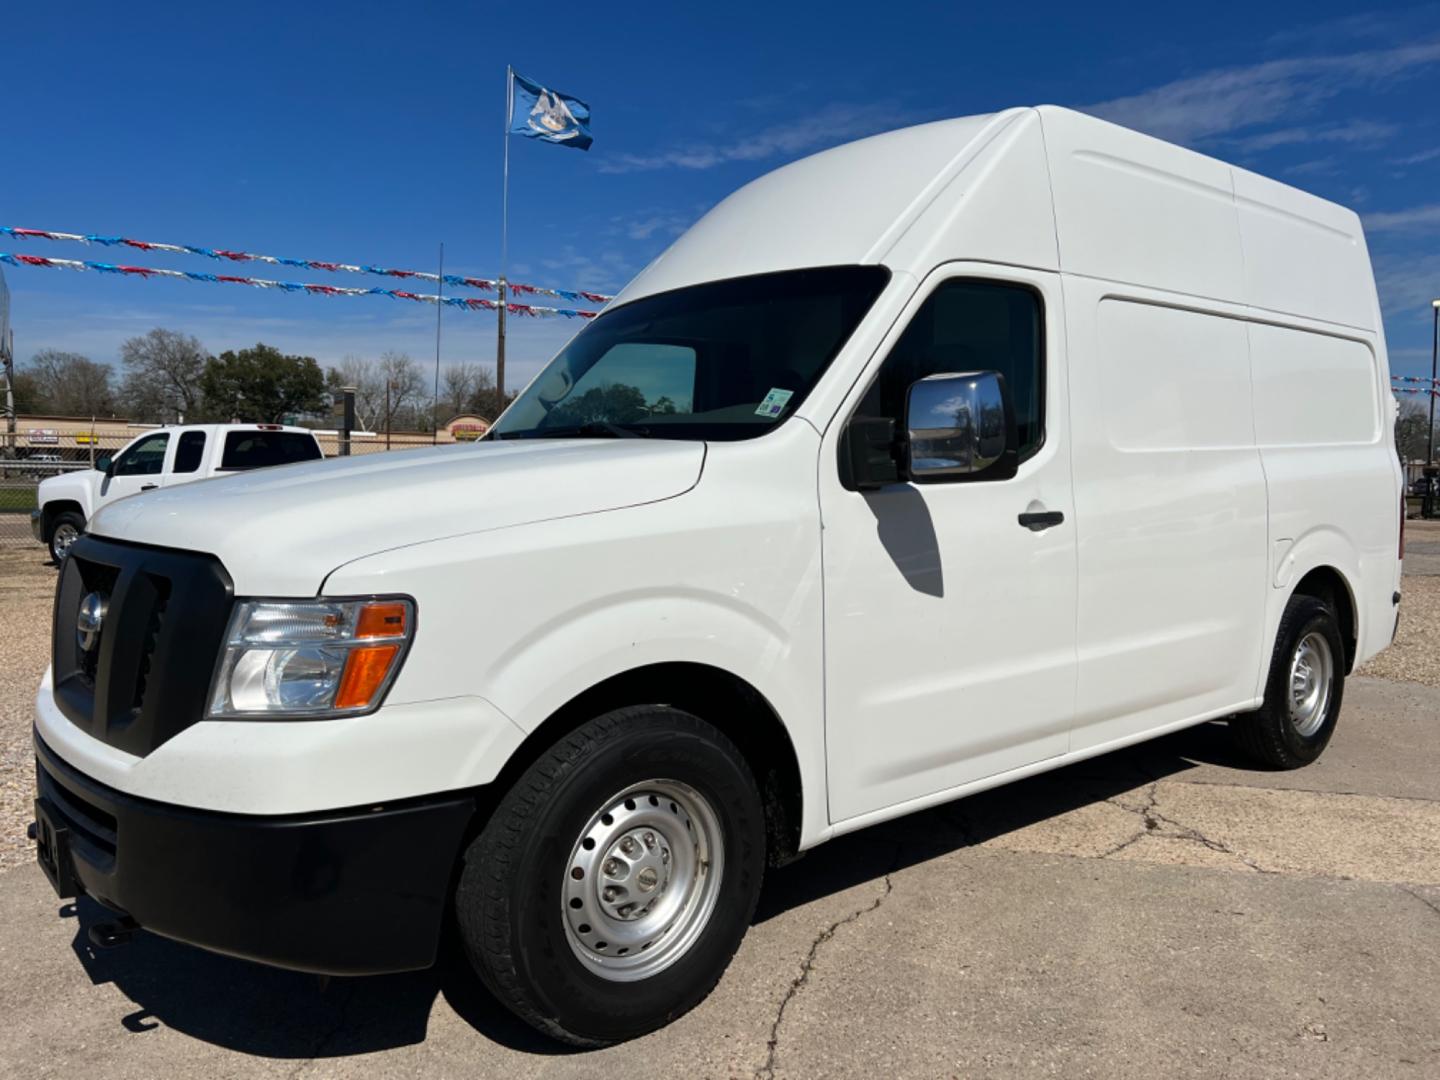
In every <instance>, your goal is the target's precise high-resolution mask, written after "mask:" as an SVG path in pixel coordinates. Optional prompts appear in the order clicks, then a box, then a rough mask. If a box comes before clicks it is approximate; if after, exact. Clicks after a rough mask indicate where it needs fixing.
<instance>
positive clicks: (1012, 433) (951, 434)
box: [905, 371, 1020, 484]
mask: <svg viewBox="0 0 1440 1080" xmlns="http://www.w3.org/2000/svg"><path fill="white" fill-rule="evenodd" d="M905 428H906V431H907V434H908V438H907V439H906V444H905V465H906V470H907V472H908V473H909V478H910V479H911V480H913V481H914V482H915V483H917V484H929V483H945V482H955V481H962V480H1008V479H1009V478H1010V477H1012V476H1014V475H1015V470H1016V468H1017V466H1018V464H1019V458H1020V441H1019V435H1018V432H1017V429H1016V426H1015V410H1014V409H1013V408H1012V406H1011V404H1010V393H1009V391H1008V390H1007V389H1006V387H1005V377H1004V376H1003V375H1001V374H1000V373H999V372H998V371H971V372H967V373H965V374H943V375H931V376H928V377H927V378H924V379H921V380H919V381H918V382H914V383H911V384H910V390H909V392H908V393H907V394H906V397H905Z"/></svg>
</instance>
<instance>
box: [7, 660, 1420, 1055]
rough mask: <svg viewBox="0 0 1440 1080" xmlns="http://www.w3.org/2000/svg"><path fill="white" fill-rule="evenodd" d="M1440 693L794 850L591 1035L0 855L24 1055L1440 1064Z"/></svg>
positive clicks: (1126, 763) (1095, 769) (1046, 782)
mask: <svg viewBox="0 0 1440 1080" xmlns="http://www.w3.org/2000/svg"><path fill="white" fill-rule="evenodd" d="M1437 723H1440V690H1434V689H1430V688H1427V687H1423V686H1417V685H1415V684H1406V683H1395V682H1386V681H1382V680H1378V679H1354V680H1352V681H1351V683H1350V684H1349V686H1348V687H1347V692H1346V709H1345V713H1344V715H1343V717H1342V721H1341V724H1340V728H1339V731H1338V732H1337V735H1336V737H1335V741H1334V743H1333V744H1332V746H1331V747H1330V749H1329V750H1328V751H1327V753H1326V755H1325V756H1324V757H1323V758H1322V759H1321V761H1320V762H1318V763H1317V764H1316V765H1314V766H1312V767H1310V768H1308V769H1303V770H1300V771H1298V772H1294V773H1271V772H1264V771H1259V770H1255V769H1252V768H1251V767H1250V766H1249V765H1248V764H1247V763H1246V762H1245V761H1244V760H1243V759H1241V758H1238V757H1237V756H1236V755H1235V754H1234V753H1233V752H1232V751H1231V749H1230V746H1229V742H1228V738H1227V737H1226V733H1225V731H1224V730H1223V728H1222V727H1221V726H1220V725H1205V726H1202V727H1199V728H1195V729H1192V730H1191V731H1188V732H1181V733H1178V734H1176V735H1172V736H1169V737H1167V738H1165V739H1162V740H1160V741H1158V742H1156V743H1152V744H1149V745H1146V746H1141V747H1136V748H1133V749H1131V750H1128V751H1123V752H1121V753H1117V754H1111V755H1108V756H1107V757H1104V758H1099V759H1096V760H1094V761H1090V762H1084V763H1081V764H1079V765H1076V766H1073V767H1071V768H1068V769H1065V770H1063V771H1061V772H1058V773H1053V774H1050V775H1047V776H1041V777H1036V778H1033V779H1031V780H1027V781H1024V782H1022V783H1019V784H1015V785H1011V786H1009V787H1006V788H1001V789H997V790H995V791H991V792H986V793H984V794H981V795H977V796H974V797H972V798H970V799H967V800H964V801H961V802H957V803H952V804H950V805H948V806H944V807H939V808H937V809H935V810H931V811H928V812H925V813H922V814H918V815H914V816H911V817H908V818H904V819H901V820H899V821H895V822H891V823H888V824H886V825H882V826H879V827H876V828H873V829H868V830H865V831H863V832H860V833H857V834H855V835H852V836H848V837H843V838H841V839H839V840H836V841H834V842H832V843H830V844H827V845H824V846H823V847H821V848H819V849H817V850H815V851H814V852H812V853H810V854H809V855H808V856H807V857H806V858H804V859H802V860H801V861H800V862H798V863H796V864H795V865H793V866H790V867H787V868H785V869H783V870H779V871H775V872H772V874H771V875H770V877H769V879H768V881H767V884H766V888H765V892H764V894H763V896H762V898H761V903H760V909H759V911H758V913H757V915H756V919H755V924H754V926H753V927H752V928H751V931H750V934H749V936H748V937H747V939H746V941H745V943H744V945H743V946H742V948H741V950H740V953H739V955H738V956H737V957H736V959H735V961H734V963H733V964H732V965H731V967H730V970H729V971H728V972H727V973H726V975H725V978H724V979H723V980H722V981H721V983H720V986H719V987H718V988H717V990H716V991H715V993H714V994H713V995H712V996H711V998H710V999H709V1000H707V1001H706V1002H705V1003H704V1004H703V1005H701V1006H700V1007H699V1008H698V1009H696V1010H695V1011H694V1012H692V1013H691V1014H690V1015H688V1016H686V1017H684V1018H682V1019H681V1020H680V1021H679V1022H677V1023H676V1024H674V1025H672V1026H671V1027H670V1028H668V1029H666V1030H664V1031H661V1032H658V1033H656V1034H654V1035H651V1036H649V1037H647V1038H645V1039H642V1040H638V1041H637V1042H635V1043H632V1044H629V1045H627V1046H624V1047H617V1048H611V1049H607V1050H601V1051H595V1052H589V1053H571V1052H567V1051H565V1050H563V1049H562V1048H559V1047H556V1046H554V1045H551V1044H548V1043H546V1042H545V1041H544V1040H543V1039H541V1038H540V1037H538V1036H535V1035H532V1034H531V1033H530V1032H529V1030H528V1029H527V1028H524V1027H523V1026H522V1025H520V1024H519V1023H518V1022H516V1021H514V1020H512V1019H510V1018H509V1016H508V1014H506V1013H505V1012H504V1011H503V1010H502V1009H501V1008H500V1007H499V1006H497V1005H496V1004H495V1003H494V1002H493V1001H491V1000H489V999H488V998H486V997H485V996H484V993H483V991H480V990H478V989H477V988H476V987H475V986H474V985H473V984H472V983H470V982H469V981H468V980H466V979H464V978H462V977H459V976H457V975H455V974H454V973H448V972H441V973H424V974H416V975H404V976H392V977H386V978H374V979H351V980H344V979H336V980H333V981H331V982H330V983H329V985H328V986H323V987H322V986H321V985H320V983H319V981H318V980H316V979H314V978H311V977H305V976H300V975H294V974H290V973H286V972H279V971H272V970H268V969H265V968H261V967H257V966H254V965H251V964H246V963H243V962H240V961H235V960H229V959H226V958H224V957H217V956H210V955H208V954H206V953H203V952H200V951H198V950H195V949H191V948H188V947H185V946H182V945H178V944H174V943H171V942H167V941H164V940H162V939H159V938H155V937H153V936H149V935H143V934H142V935H140V936H139V937H138V938H137V939H136V941H135V942H134V943H133V944H131V945H129V946H127V947H125V948H122V949H118V950H111V951H97V950H94V949H93V948H91V947H90V945H89V944H88V942H87V941H86V934H85V930H86V927H87V926H88V925H90V924H91V923H93V922H95V921H97V920H98V919H99V918H100V915H99V910H98V909H97V908H96V907H95V906H94V905H93V904H90V903H89V902H88V901H82V902H81V903H80V904H79V905H78V908H77V907H75V906H73V905H72V906H69V907H64V906H62V905H61V904H60V903H59V902H58V901H57V900H56V899H55V898H54V897H53V895H52V894H51V893H50V892H49V888H48V886H47V885H46V884H45V882H44V881H43V879H42V878H41V876H40V874H39V872H38V871H37V870H35V869H34V868H33V867H31V866H21V867H18V868H16V869H13V870H10V871H7V872H5V873H3V874H0V904H3V910H4V911H5V912H6V914H7V916H8V917H7V919H6V921H5V923H4V925H3V926H0V1008H3V1013H4V1015H5V1016H6V1018H7V1020H8V1021H9V1022H8V1024H7V1025H6V1031H5V1034H4V1035H3V1036H0V1075H5V1076H17V1077H19V1076H24V1077H35V1076H48V1075H73V1074H75V1073H76V1072H89V1073H99V1074H102V1075H106V1076H117V1077H141V1076H147V1077H148V1076H153V1075H156V1074H160V1073H164V1072H178V1073H181V1074H186V1075H200V1074H203V1075H206V1076H237V1077H238V1076H279V1075H285V1076H316V1077H319V1076H324V1077H332V1076H333V1077H344V1076H364V1075H376V1074H384V1075H392V1074H413V1075H423V1076H450V1075H457V1076H458V1075H465V1076H490V1075H496V1076H505V1077H507V1078H520V1077H532V1076H560V1077H564V1076H576V1077H579V1076H584V1077H604V1076H608V1075H612V1074H613V1075H621V1074H623V1075H625V1076H626V1077H627V1078H630V1080H633V1078H635V1077H650V1076H654V1077H661V1076H676V1075H685V1076H737V1077H756V1078H761V1080H771V1078H781V1077H799V1076H806V1077H808V1076H864V1077H871V1076H876V1075H906V1076H951V1075H960V1076H970V1075H1021V1076H1030V1075H1048V1074H1052V1073H1060V1074H1064V1075H1067V1076H1083V1075H1095V1076H1113V1075H1117V1074H1144V1075H1151V1074H1154V1075H1159V1074H1164V1075H1167V1076H1202V1075H1203V1076H1209V1075H1214V1074H1231V1075H1238V1076H1282V1075H1284V1076H1292V1075H1297V1074H1299V1075H1305V1076H1335V1077H1341V1076H1344V1077H1355V1076H1363V1075H1374V1076H1386V1077H1404V1076H1416V1077H1422V1076H1433V1075H1436V1074H1437V1073H1440V1035H1437V1034H1436V1033H1437V1032H1440V998H1437V996H1436V995H1435V994H1434V992H1433V990H1434V980H1435V977H1436V973H1437V971H1440V743H1437V740H1436V739H1435V728H1436V725H1437Z"/></svg>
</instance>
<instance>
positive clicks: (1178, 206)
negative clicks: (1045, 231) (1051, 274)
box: [1039, 106, 1243, 303]
mask: <svg viewBox="0 0 1440 1080" xmlns="http://www.w3.org/2000/svg"><path fill="white" fill-rule="evenodd" d="M1039 112H1040V116H1041V120H1042V123H1043V125H1044V130H1045V146H1046V151H1047V156H1048V158H1049V162H1050V177H1051V183H1052V185H1053V187H1054V191H1055V220H1056V229H1057V232H1058V236H1059V241H1060V263H1061V269H1062V270H1063V271H1064V272H1066V273H1069V274H1083V275H1085V276H1086V277H1093V278H1102V279H1105V280H1108V281H1117V282H1126V283H1130V284H1137V285H1144V286H1146V287H1147V288H1152V289H1167V290H1170V291H1172V292H1177V293H1187V294H1189V295H1191V296H1199V297H1209V298H1211V299H1219V300H1231V301H1235V302H1237V303H1239V302H1243V301H1242V298H1241V295H1240V294H1241V282H1242V280H1243V273H1242V255H1241V248H1240V227H1239V223H1238V221H1237V218H1236V215H1235V199H1234V191H1233V188H1232V185H1231V179H1230V167H1229V166H1228V165H1226V164H1224V163H1223V162H1219V161H1216V160H1215V159H1213V158H1207V157H1204V156H1203V155H1201V154H1197V153H1195V152H1194V151H1191V150H1185V149H1183V148H1181V147H1178V146H1173V145H1171V144H1170V143H1164V142H1161V141H1160V140H1158V139H1152V138H1150V137H1148V136H1145V135H1140V134H1137V133H1136V132H1133V131H1128V130H1126V129H1125V128H1121V127H1116V126H1115V125H1114V124H1107V123H1105V122H1104V121H1101V120H1096V119H1094V118H1092V117H1088V116H1082V115H1081V114H1079V113H1074V112H1070V111H1069V110H1067V109H1056V108H1053V107H1051V106H1042V107H1041V108H1040V110H1039Z"/></svg>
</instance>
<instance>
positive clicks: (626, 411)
mask: <svg viewBox="0 0 1440 1080" xmlns="http://www.w3.org/2000/svg"><path fill="white" fill-rule="evenodd" d="M889 277H890V272H889V271H888V270H886V269H884V268H883V267H879V266H836V267H827V268H823V269H817V270H794V271H787V272H785V273H780V274H762V275H758V276H756V277H746V278H735V279H733V280H731V281H720V282H715V283H713V284H708V285H695V286H692V287H690V288H688V289H677V290H676V291H674V292H668V293H661V294H659V295H658V296H649V297H646V298H644V299H643V300H636V301H635V302H634V303H630V304H626V305H624V306H623V307H619V308H616V309H615V310H613V311H608V312H606V313H605V314H603V315H601V316H600V317H599V318H598V319H596V320H595V321H594V322H593V323H591V324H590V325H589V326H587V327H586V328H585V329H584V330H582V331H581V332H580V333H579V334H578V335H577V336H576V337H575V339H574V340H573V341H572V342H570V344H569V345H567V346H566V347H565V349H564V350H563V351H562V352H561V353H560V355H559V356H557V357H555V359H554V360H552V361H551V362H550V364H549V365H548V366H547V367H546V368H545V370H544V371H543V372H541V374H540V376H539V377H538V378H537V379H536V380H535V381H534V382H533V383H531V384H530V386H529V387H528V388H527V389H526V390H525V392H524V393H523V394H521V395H520V396H519V397H518V398H517V399H516V400H515V403H514V404H513V405H511V406H510V408H509V409H508V410H507V411H506V412H505V415H504V416H503V417H502V418H501V420H500V422H499V423H498V424H496V425H495V427H494V429H493V430H492V431H491V433H490V437H491V438H497V439H523V438H559V437H564V436H573V435H579V436H595V437H630V436H640V437H651V438H666V439H748V438H752V437H754V436H756V435H761V434H764V433H765V432H766V431H768V430H769V429H770V428H772V427H774V426H775V425H776V424H778V423H780V421H781V420H783V419H784V418H785V417H786V416H787V415H789V414H790V413H791V412H792V411H794V409H795V408H796V407H797V406H798V405H799V404H800V403H801V402H802V401H804V400H805V395H806V394H808V393H809V392H810V390H811V388H812V387H813V386H814V385H815V384H816V383H817V382H818V381H819V379H820V376H821V374H823V373H824V371H825V368H826V366H827V365H828V364H829V363H830V361H831V360H832V359H833V358H834V356H835V354H836V353H837V352H839V351H840V347H841V346H842V345H844V344H845V341H846V339H848V338H849V337H850V334H851V332H852V331H854V329H855V327H856V326H857V325H858V324H859V322H860V320H861V319H862V318H863V317H864V316H865V313H866V312H867V311H868V310H869V309H870V305H871V304H872V303H874V301H875V298H876V297H877V296H878V295H880V290H881V289H883V288H884V287H885V282H886V281H887V280H889Z"/></svg>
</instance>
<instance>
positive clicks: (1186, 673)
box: [1065, 276, 1267, 751]
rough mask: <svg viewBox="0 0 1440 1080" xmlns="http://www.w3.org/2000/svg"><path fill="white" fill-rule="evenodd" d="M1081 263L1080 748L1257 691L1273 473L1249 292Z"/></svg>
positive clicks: (1073, 287)
mask: <svg viewBox="0 0 1440 1080" xmlns="http://www.w3.org/2000/svg"><path fill="white" fill-rule="evenodd" d="M1166 300H1167V294H1162V293H1156V292H1153V291H1148V290H1139V289H1135V288H1132V287H1129V286H1121V285H1116V284H1111V283H1103V282H1097V281H1092V280H1089V279H1086V278H1078V277H1068V276H1067V277H1066V278H1065V306H1066V309H1067V311H1068V312H1069V314H1070V316H1071V332H1070V345H1071V356H1072V374H1071V381H1070V386H1071V423H1072V428H1073V431H1074V438H1073V446H1074V472H1075V510H1076V526H1075V527H1076V530H1077V537H1078V540H1079V545H1080V546H1079V609H1078V621H1077V639H1078V647H1079V685H1078V693H1077V708H1076V724H1075V729H1074V732H1073V734H1072V738H1071V750H1072V751H1076V750H1084V749H1085V748H1086V747H1088V746H1094V745H1097V744H1101V743H1107V742H1110V741H1112V740H1115V739H1123V738H1126V737H1128V736H1131V735H1134V734H1137V733H1140V732H1144V731H1150V730H1153V729H1156V728H1159V727H1162V726H1164V725H1167V724H1174V723H1177V722H1179V721H1182V720H1184V719H1186V718H1203V717H1205V716H1212V715H1217V714H1220V713H1223V712H1224V711H1227V710H1234V709H1239V708H1244V707H1247V706H1249V705H1251V704H1253V703H1254V698H1255V675H1256V670H1257V667H1258V664H1259V657H1260V654H1261V652H1262V651H1263V650H1262V640H1261V639H1262V634H1263V632H1264V612H1265V598H1266V585H1265V581H1266V563H1265V552H1266V540H1267V536H1266V502H1265V478H1264V474H1263V473H1262V471H1261V466H1260V455H1259V452H1258V451H1257V450H1256V448H1255V443H1254V431H1253V427H1252V424H1251V414H1250V407H1249V404H1250V369H1249V357H1248V346H1247V340H1246V329H1245V323H1244V321H1243V319H1242V318H1240V316H1241V315H1242V314H1243V309H1240V308H1238V307H1236V308H1233V309H1230V310H1228V311H1227V312H1225V313H1209V312H1202V311H1198V310H1193V309H1185V308H1180V307H1175V306H1170V305H1169V304H1167V303H1166Z"/></svg>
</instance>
